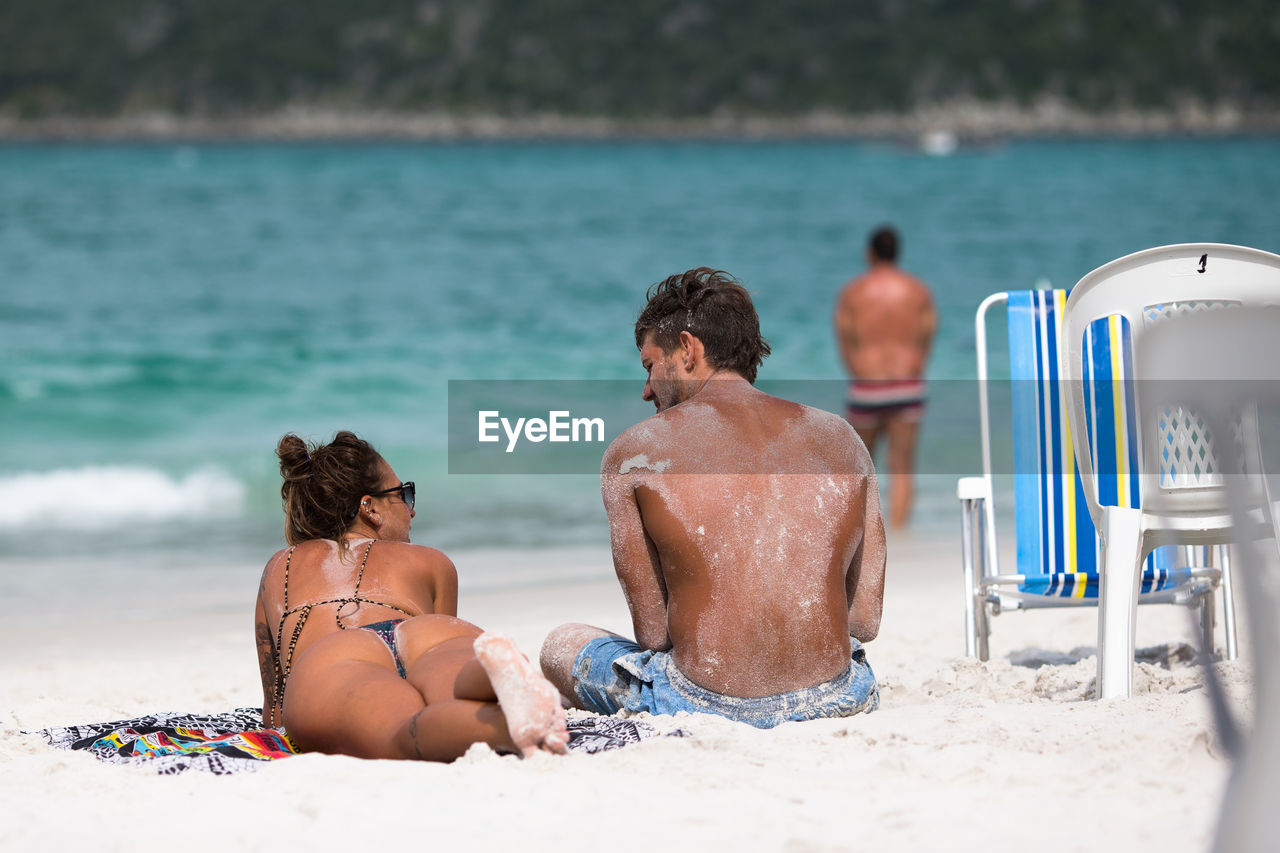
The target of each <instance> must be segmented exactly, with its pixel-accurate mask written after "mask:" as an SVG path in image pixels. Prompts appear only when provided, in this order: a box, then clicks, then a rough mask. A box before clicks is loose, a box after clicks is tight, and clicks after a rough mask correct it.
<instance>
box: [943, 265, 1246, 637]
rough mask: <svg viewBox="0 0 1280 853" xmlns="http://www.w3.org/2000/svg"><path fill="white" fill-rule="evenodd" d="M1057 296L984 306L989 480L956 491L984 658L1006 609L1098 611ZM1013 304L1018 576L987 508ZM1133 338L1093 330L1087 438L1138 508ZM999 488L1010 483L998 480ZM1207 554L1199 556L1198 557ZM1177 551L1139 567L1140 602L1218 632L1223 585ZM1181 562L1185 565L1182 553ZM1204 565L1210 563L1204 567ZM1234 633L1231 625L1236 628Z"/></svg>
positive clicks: (1116, 323) (1161, 552) (1103, 484)
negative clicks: (994, 351)
mask: <svg viewBox="0 0 1280 853" xmlns="http://www.w3.org/2000/svg"><path fill="white" fill-rule="evenodd" d="M1066 298H1067V294H1066V292H1065V291H1062V290H1023V291H1013V292H1009V293H997V294H993V295H992V296H990V297H988V298H987V299H985V300H984V301H983V302H982V304H981V305H980V306H979V308H978V312H977V317H976V320H975V333H976V341H977V348H978V380H979V381H978V393H979V403H980V418H981V433H982V464H983V476H982V477H966V478H964V479H962V480H961V481H960V483H959V486H958V496H959V497H960V499H961V512H962V550H963V561H964V573H965V584H966V601H965V629H966V642H965V651H966V653H967V654H968V655H970V656H975V655H976V656H977V657H979V658H981V659H982V660H986V659H987V658H988V656H989V654H990V649H989V644H988V635H989V633H990V631H989V619H990V616H991V615H993V614H995V613H999V612H1001V611H1002V610H1017V609H1030V608H1043V607H1063V606H1082V605H1083V606H1089V605H1094V606H1096V604H1097V599H1098V587H1099V574H1098V566H1099V541H1098V535H1097V532H1096V531H1095V529H1094V525H1093V521H1092V519H1091V517H1090V514H1089V509H1088V504H1087V503H1086V499H1085V495H1084V488H1083V484H1082V483H1081V480H1080V474H1079V471H1078V470H1077V465H1076V458H1075V452H1074V448H1073V447H1072V434H1071V430H1070V427H1069V423H1068V410H1069V407H1070V401H1069V399H1068V397H1067V393H1066V391H1067V389H1066V387H1065V386H1064V385H1063V383H1062V380H1061V370H1060V358H1061V345H1060V344H1061V335H1062V316H1063V309H1064V307H1065V305H1066ZM1002 303H1003V304H1007V311H1008V321H1007V328H1008V338H1009V374H1010V380H1011V389H1010V407H1011V409H1012V414H1013V419H1012V432H1011V442H1010V443H1011V445H1012V457H1013V461H1012V464H1013V468H1012V475H1013V476H1012V479H1013V497H1014V516H1015V524H1014V529H1015V533H1016V542H1017V551H1016V553H1017V572H1016V573H1011V574H1001V573H1000V570H999V553H998V548H997V540H996V523H995V512H994V507H993V503H992V498H993V491H994V486H993V483H994V481H995V478H994V477H993V473H992V461H991V424H990V409H989V399H988V396H989V395H988V391H989V386H988V384H987V383H988V375H987V341H986V321H987V314H988V312H989V311H990V309H991V308H993V307H995V306H997V305H1000V304H1002ZM1127 338H1128V329H1127V327H1126V325H1125V322H1124V320H1123V318H1120V317H1109V318H1106V319H1104V320H1101V321H1099V322H1097V323H1095V324H1093V325H1092V326H1091V327H1090V329H1089V340H1088V346H1089V348H1090V352H1091V355H1092V358H1091V367H1090V369H1091V372H1090V374H1089V376H1088V377H1087V378H1086V382H1087V383H1089V384H1091V385H1092V387H1093V391H1094V392H1096V393H1091V395H1090V396H1091V398H1092V399H1096V400H1097V401H1098V402H1097V404H1096V405H1095V406H1093V407H1092V408H1091V410H1090V412H1089V416H1090V423H1089V439H1090V441H1091V442H1092V445H1093V448H1092V449H1093V451H1094V457H1093V458H1095V459H1099V460H1105V464H1103V465H1099V467H1098V470H1099V471H1100V472H1105V473H1099V474H1098V475H1097V476H1098V481H1099V489H1100V493H1101V495H1102V496H1103V500H1104V501H1107V502H1111V503H1114V504H1115V505H1118V506H1137V501H1138V500H1139V489H1138V481H1137V476H1138V469H1139V463H1138V459H1139V458H1140V457H1139V447H1138V438H1137V435H1136V433H1135V418H1133V417H1132V415H1131V413H1132V412H1133V406H1134V402H1133V399H1132V384H1131V383H1127V382H1125V379H1126V378H1127V375H1126V374H1127V370H1128V363H1127V362H1128V359H1127V356H1126V355H1124V354H1126V353H1128V352H1129V348H1128V339H1127ZM1002 482H1003V480H1002ZM1201 553H1202V552H1196V555H1197V556H1199V555H1200V554H1201ZM1179 556H1180V554H1179V551H1178V549H1176V548H1174V547H1171V546H1170V547H1164V548H1159V549H1157V550H1155V551H1153V552H1152V553H1151V554H1150V555H1149V556H1148V557H1147V559H1146V561H1145V564H1144V567H1143V577H1142V585H1141V596H1140V600H1141V601H1142V602H1143V603H1157V602H1159V603H1179V604H1189V603H1193V602H1199V603H1201V604H1202V606H1203V607H1204V612H1203V614H1202V620H1203V621H1204V623H1205V630H1206V631H1211V630H1212V614H1213V590H1214V587H1215V584H1216V581H1217V579H1218V577H1219V574H1220V573H1219V572H1218V570H1216V569H1213V568H1209V567H1198V568H1187V567H1186V566H1185V565H1183V566H1178V565H1177V563H1178V557H1179ZM1181 556H1182V557H1183V560H1182V562H1183V563H1184V564H1185V563H1187V562H1189V559H1190V558H1191V556H1192V550H1191V549H1186V550H1185V551H1184V552H1183V554H1182V555H1181ZM1197 561H1198V562H1205V560H1203V559H1199V560H1197ZM1230 628H1231V626H1228V629H1229V630H1230Z"/></svg>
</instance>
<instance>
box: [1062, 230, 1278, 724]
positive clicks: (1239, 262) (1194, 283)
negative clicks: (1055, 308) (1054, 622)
mask: <svg viewBox="0 0 1280 853" xmlns="http://www.w3.org/2000/svg"><path fill="white" fill-rule="evenodd" d="M1275 304H1280V256H1278V255H1273V254H1270V253H1268V252H1262V251H1259V250H1257V249H1249V248H1245V247H1243V246H1230V245H1224V244H1218V243H1187V244H1181V245H1176V246H1161V247H1158V248H1154V249H1147V250H1145V251H1141V252H1135V253H1134V254H1132V255H1127V256H1125V257H1123V258H1119V259H1118V260H1115V261H1112V262H1111V263H1109V264H1105V265H1104V266H1101V267H1099V268H1098V269H1096V270H1094V271H1093V272H1091V273H1089V274H1088V275H1086V276H1085V277H1084V278H1082V279H1081V280H1080V282H1079V283H1078V284H1077V285H1076V286H1075V287H1074V288H1073V289H1072V291H1071V294H1070V296H1069V297H1068V298H1067V305H1066V315H1065V319H1064V331H1063V337H1064V340H1063V348H1062V352H1063V376H1064V379H1065V380H1066V383H1067V386H1068V394H1069V398H1070V418H1069V420H1070V428H1071V435H1072V442H1073V445H1074V449H1075V454H1076V459H1077V462H1078V464H1079V468H1080V475H1081V479H1082V481H1083V482H1084V484H1085V488H1084V494H1085V500H1086V503H1087V504H1088V507H1089V514H1090V516H1091V517H1092V518H1093V522H1094V526H1095V527H1096V528H1097V530H1098V534H1099V536H1100V537H1101V539H1102V543H1103V547H1102V552H1103V553H1102V565H1101V567H1100V569H1099V574H1100V575H1101V590H1100V592H1099V618H1098V696H1099V698H1102V699H1112V698H1124V697H1127V696H1129V695H1130V693H1131V692H1132V684H1133V652H1134V643H1135V625H1136V618H1137V610H1136V602H1137V595H1138V582H1139V577H1140V575H1139V571H1138V566H1139V565H1140V564H1141V562H1142V560H1143V558H1144V557H1145V556H1146V555H1147V554H1148V553H1150V551H1151V550H1152V549H1153V548H1155V547H1158V546H1160V545H1166V544H1177V545H1213V544H1220V543H1227V542H1232V541H1236V540H1237V537H1236V534H1235V533H1233V530H1232V527H1233V525H1232V516H1231V513H1230V511H1229V509H1228V507H1227V500H1226V495H1225V492H1224V488H1223V480H1222V474H1221V463H1220V462H1219V461H1218V459H1217V458H1216V457H1215V454H1214V447H1213V436H1212V433H1211V432H1210V431H1208V430H1206V428H1205V422H1204V419H1203V417H1202V416H1201V415H1199V414H1198V413H1197V412H1196V411H1194V410H1193V409H1188V408H1183V407H1175V408H1167V407H1165V408H1162V406H1161V404H1160V401H1159V398H1158V397H1154V396H1152V395H1148V394H1144V393H1143V391H1144V389H1143V375H1142V371H1141V369H1140V368H1139V367H1138V366H1137V365H1135V368H1134V372H1133V376H1132V378H1131V380H1129V381H1125V382H1123V383H1118V384H1116V385H1115V386H1114V387H1113V388H1111V392H1112V393H1115V394H1130V393H1131V394H1132V395H1133V398H1134V400H1135V403H1136V404H1135V407H1134V409H1133V410H1134V411H1136V412H1137V418H1138V424H1137V436H1138V442H1139V459H1140V460H1141V468H1140V470H1139V472H1138V476H1137V481H1138V488H1139V494H1140V501H1139V508H1132V507H1119V506H1106V505H1103V504H1102V503H1101V499H1100V496H1099V488H1098V483H1099V479H1100V478H1099V474H1101V475H1103V477H1104V478H1105V476H1106V475H1108V474H1111V473H1114V472H1110V471H1107V470H1106V452H1107V450H1108V449H1107V448H1105V447H1099V446H1097V444H1096V443H1094V442H1093V440H1092V437H1091V436H1090V434H1089V430H1088V427H1087V421H1088V416H1089V413H1090V412H1091V411H1092V410H1093V408H1094V407H1095V406H1097V405H1099V404H1105V403H1106V402H1107V401H1106V400H1105V399H1103V397H1102V396H1100V395H1101V394H1103V393H1106V392H1105V391H1100V390H1099V389H1100V388H1104V389H1105V385H1104V384H1102V383H1094V384H1093V390H1092V392H1091V394H1089V395H1088V396H1087V395H1086V384H1085V381H1086V380H1087V379H1089V378H1090V377H1091V376H1092V374H1093V368H1092V353H1091V352H1090V351H1089V350H1088V347H1087V345H1086V341H1085V332H1086V331H1087V330H1088V328H1089V325H1090V324H1091V323H1093V322H1095V321H1097V320H1101V319H1104V318H1117V319H1116V320H1115V321H1113V322H1114V323H1115V327H1116V329H1117V331H1116V335H1117V336H1119V337H1120V338H1123V337H1124V336H1126V335H1127V336H1130V337H1131V339H1132V345H1133V347H1134V348H1135V350H1136V349H1137V348H1139V347H1141V342H1142V338H1143V336H1144V334H1145V333H1146V332H1147V330H1149V329H1152V328H1154V327H1156V326H1158V325H1159V324H1160V323H1161V322H1163V321H1165V320H1167V319H1169V318H1173V317H1178V316H1181V315H1185V314H1191V313H1197V312H1202V311H1213V310H1216V309H1223V308H1228V307H1231V306H1243V307H1245V308H1254V307H1262V306H1268V305H1275ZM1184 345H1185V346H1187V347H1195V346H1196V342H1195V341H1193V340H1188V341H1185V344H1184ZM1205 357H1210V354H1208V353H1206V354H1205ZM1224 575H1225V572H1224ZM1228 594H1229V593H1228Z"/></svg>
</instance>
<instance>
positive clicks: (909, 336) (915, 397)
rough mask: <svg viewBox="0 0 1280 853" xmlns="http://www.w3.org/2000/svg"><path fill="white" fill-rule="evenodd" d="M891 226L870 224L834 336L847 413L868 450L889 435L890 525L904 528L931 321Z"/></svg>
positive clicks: (925, 293)
mask: <svg viewBox="0 0 1280 853" xmlns="http://www.w3.org/2000/svg"><path fill="white" fill-rule="evenodd" d="M897 261H898V232H896V231H895V230H894V229H892V228H890V227H889V226H887V225H884V226H881V227H880V228H877V229H876V230H875V231H874V232H873V233H872V234H871V239H870V240H869V241H868V243H867V264H868V266H869V268H868V270H867V271H866V272H865V273H863V274H862V275H860V276H858V277H857V278H855V279H854V280H853V281H851V282H849V283H848V284H847V285H845V288H844V290H842V291H841V292H840V298H839V299H838V300H837V301H836V310H835V323H836V339H837V341H838V343H839V345H840V355H841V357H842V358H843V359H844V364H845V367H846V368H848V370H849V374H850V375H851V376H852V378H853V381H852V382H850V383H849V392H848V400H847V408H846V412H845V414H846V417H847V418H848V419H849V423H850V424H852V425H853V428H854V429H856V430H857V431H858V435H859V436H860V437H861V438H862V441H863V443H864V444H866V445H867V449H868V450H869V451H870V452H871V454H872V456H874V455H875V452H876V444H877V443H878V442H879V439H880V436H881V435H885V436H887V437H888V439H889V523H890V524H891V525H892V526H893V529H894V530H901V529H903V528H905V527H906V526H907V520H908V519H909V518H910V516H911V501H912V498H913V497H914V492H915V484H914V482H913V478H914V469H915V455H916V438H917V437H918V435H919V432H920V419H921V417H922V416H923V415H924V368H925V363H926V362H928V360H929V347H930V345H931V344H932V343H933V334H934V331H935V330H936V329H937V326H938V313H937V310H936V309H935V308H934V305H933V296H932V294H930V292H929V288H928V287H926V286H925V284H924V282H922V281H920V279H918V278H916V277H915V276H912V275H909V274H907V273H905V272H903V271H902V270H901V269H899V268H898V265H897Z"/></svg>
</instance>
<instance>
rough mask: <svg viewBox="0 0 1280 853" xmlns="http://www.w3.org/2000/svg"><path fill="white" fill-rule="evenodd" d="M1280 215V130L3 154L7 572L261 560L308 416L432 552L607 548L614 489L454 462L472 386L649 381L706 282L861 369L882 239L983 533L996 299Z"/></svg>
mask: <svg viewBox="0 0 1280 853" xmlns="http://www.w3.org/2000/svg"><path fill="white" fill-rule="evenodd" d="M1277 198H1280V140H1275V139H1236V140H1165V141H1149V140H1148V141H1072V142H1051V141H1035V142H1031V141H1029V142H1016V143H1013V142H1011V143H1008V144H1003V145H994V146H988V147H984V148H980V149H972V150H966V149H961V150H960V151H959V152H958V153H956V154H954V155H952V156H946V157H930V156H925V155H923V154H920V153H918V152H915V151H913V150H909V149H904V148H897V147H893V146H890V145H883V144H869V143H863V144H859V143H841V144H816V143H788V144H727V143H725V144H717V143H697V144H692V143H622V142H620V143H609V144H588V145H581V144H559V145H557V144H537V145H534V144H500V145H499V144H494V145H292V146H286V145H273V146H265V145H263V146H259V145H201V146H164V145H149V146H80V145H51V146H38V147H37V146H4V147H0V436H2V437H3V441H0V562H3V563H4V565H5V566H6V567H7V568H6V571H5V579H4V580H3V581H0V584H4V587H3V590H8V591H10V592H12V591H14V590H15V589H17V590H18V591H21V589H23V588H25V587H22V586H21V584H20V583H19V581H17V580H15V579H14V578H15V571H14V567H19V566H23V565H29V564H31V563H32V561H36V562H44V563H48V564H49V565H53V564H54V563H59V562H62V563H66V564H76V565H80V566H82V567H83V566H85V565H92V564H94V563H95V562H98V561H102V562H103V563H104V564H106V563H110V564H113V565H114V564H130V565H137V566H151V567H152V569H147V570H146V571H151V570H153V569H154V570H155V571H172V570H174V569H175V568H176V567H181V566H183V565H195V564H197V563H209V564H215V563H219V562H222V563H225V562H228V561H230V562H241V563H249V564H253V565H259V566H260V565H261V563H262V560H263V559H264V558H265V556H266V555H267V554H268V553H270V551H271V550H273V549H274V548H275V547H277V546H278V545H279V543H280V542H281V533H280V521H281V518H280V511H279V498H278V474H277V472H276V468H275V464H274V462H275V461H274V457H273V453H272V451H273V448H274V445H275V442H276V440H277V439H278V438H279V436H280V435H281V434H282V433H283V432H285V431H297V432H299V433H301V434H304V435H307V436H312V437H316V438H321V439H327V438H328V436H329V435H331V434H332V432H333V431H334V430H336V429H340V428H350V429H353V430H355V431H357V432H358V433H360V434H361V435H363V436H364V437H366V438H368V439H370V440H371V441H373V442H374V443H375V445H376V446H378V447H379V449H381V450H382V451H383V452H384V454H385V455H386V456H387V457H388V459H389V460H390V461H391V463H392V464H393V466H394V467H395V468H396V469H397V471H398V473H400V474H401V476H403V477H405V478H412V479H414V480H416V481H417V482H418V484H419V516H418V520H417V522H416V523H415V541H421V542H426V543H429V544H434V545H437V546H438V547H441V548H443V549H445V550H446V551H453V550H459V549H460V550H463V551H465V550H466V549H469V548H480V547H499V548H503V547H512V548H530V547H547V546H561V545H577V544H586V545H590V544H600V545H603V544H605V543H606V542H607V531H606V529H605V524H604V514H603V511H602V510H601V508H600V503H599V497H598V492H597V485H598V481H597V478H595V477H593V476H591V475H590V474H575V475H554V474H549V475H528V476H507V475H460V474H453V475H450V474H449V473H448V470H449V466H448V462H449V460H448V455H447V447H448V446H447V440H446V408H447V399H448V393H449V392H448V387H449V386H448V382H449V380H470V379H502V380H550V379H554V380H583V379H592V380H600V379H609V380H628V381H632V382H634V383H635V394H636V395H637V396H638V395H639V393H640V388H641V383H642V382H643V374H642V373H641V371H640V368H639V366H638V363H637V358H636V352H635V348H634V345H633V342H632V332H631V328H632V323H633V321H634V319H635V315H636V312H637V311H638V309H639V308H640V307H641V305H642V302H643V294H644V290H645V288H646V287H647V286H648V285H649V284H651V283H653V282H655V281H657V280H659V279H661V278H663V277H665V276H667V275H668V274H670V273H673V272H678V271H681V270H684V269H686V268H689V267H693V266H699V265H709V266H713V267H720V268H723V269H726V270H729V271H730V272H732V273H734V274H735V275H737V276H738V277H739V278H741V279H742V280H743V281H744V282H745V283H746V284H747V286H748V287H749V288H750V289H751V290H753V291H754V293H755V298H756V302H757V306H758V308H759V311H760V314H761V318H762V325H763V328H764V331H765V334H766V336H767V337H768V338H769V340H770V341H771V343H772V345H773V349H774V353H773V356H772V357H771V358H770V359H769V360H768V361H766V362H765V365H764V367H763V368H762V371H761V379H762V380H769V381H781V380H815V379H822V380H839V379H840V378H841V376H842V373H841V367H840V365H839V363H838V361H837V357H836V352H835V348H834V344H833V340H832V333H831V322H830V311H831V307H832V303H833V300H834V298H835V295H836V293H837V291H838V289H839V288H840V286H841V284H842V283H843V282H844V281H845V280H846V279H847V278H848V277H850V276H851V275H853V274H855V273H857V272H858V271H859V270H860V269H862V266H863V261H862V247H863V242H864V239H865V236H866V234H867V232H868V231H869V230H870V229H871V228H872V227H873V226H875V225H877V224H878V223H880V222H882V221H889V222H893V223H894V224H896V225H898V226H899V227H900V229H901V231H902V234H903V238H904V255H903V259H902V260H903V264H904V266H905V267H907V268H908V269H910V270H912V271H914V272H915V273H917V274H919V275H920V276H921V277H922V278H924V279H925V280H926V281H927V282H929V283H930V284H931V285H932V286H933V287H934V288H935V292H936V295H937V299H938V303H939V305H940V308H941V317H942V325H941V331H940V337H939V340H938V342H937V345H936V348H935V355H934V358H933V361H932V364H931V367H930V378H931V380H933V384H934V387H935V389H936V390H935V395H937V396H938V397H939V398H940V399H939V401H938V404H937V405H935V406H934V407H932V408H931V415H930V417H929V418H928V419H927V420H926V424H925V433H924V442H925V449H924V453H925V454H926V458H927V460H928V464H927V467H928V468H929V470H930V471H931V472H932V473H933V474H936V475H937V476H933V477H930V478H928V479H927V480H926V482H925V483H924V490H923V493H922V495H921V499H920V505H919V514H918V526H919V527H920V528H921V529H923V530H941V531H950V530H952V529H954V528H955V525H956V514H955V512H956V511H955V506H954V500H953V498H952V497H951V494H952V490H953V488H954V479H955V476H956V475H958V474H964V473H972V471H973V466H974V465H975V464H976V452H977V434H976V427H975V426H974V424H976V420H973V419H972V417H969V419H968V420H966V419H965V418H964V417H957V416H954V414H955V413H965V412H967V414H968V415H969V416H972V399H973V397H972V395H973V386H972V385H971V384H969V383H965V382H960V381H956V382H946V381H944V380H967V379H969V378H971V377H972V375H973V365H974V357H973V332H972V317H973V311H974V309H975V307H976V306H977V303H978V301H979V300H980V299H981V298H982V297H983V296H985V295H986V294H988V293H990V292H993V291H996V290H1003V289H1012V288H1022V287H1030V286H1033V285H1034V284H1036V283H1037V282H1038V281H1041V280H1046V281H1049V282H1052V283H1053V284H1054V285H1056V286H1069V285H1070V284H1073V283H1074V282H1075V281H1076V280H1077V279H1078V278H1080V276H1082V275H1083V274H1085V273H1086V272H1088V271H1089V270H1090V269H1092V268H1094V267H1096V266H1098V265H1099V264H1101V263H1104V262H1106V261H1108V260H1110V259H1112V258H1114V257H1118V256H1120V255H1123V254H1126V253H1128V252H1131V251H1135V250H1138V249H1142V248H1146V247H1149V246H1154V245H1160V244H1165V243H1174V242H1183V241H1192V240H1205V241H1218V242H1231V243H1241V244H1245V245H1253V246H1257V247H1259V248H1263V249H1268V250H1271V251H1277V250H1280V231H1278V230H1277V225H1280V215H1278V214H1277V209H1276V199H1277ZM830 387H831V388H833V389H835V391H834V392H833V393H832V399H831V400H830V402H829V408H832V409H833V410H837V409H838V407H839V404H840V401H839V399H838V396H836V395H837V394H838V390H839V385H838V382H836V381H833V382H832V383H831V385H830ZM948 395H950V397H952V398H954V399H951V400H950V402H949V403H948V402H947V400H946V399H945V398H947V397H948ZM948 407H950V408H948ZM640 411H642V412H643V409H642V410H640ZM948 411H950V412H952V413H953V414H948ZM139 571H143V570H142V569H139ZM3 590H0V591H3Z"/></svg>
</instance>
